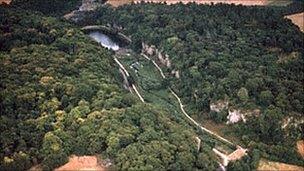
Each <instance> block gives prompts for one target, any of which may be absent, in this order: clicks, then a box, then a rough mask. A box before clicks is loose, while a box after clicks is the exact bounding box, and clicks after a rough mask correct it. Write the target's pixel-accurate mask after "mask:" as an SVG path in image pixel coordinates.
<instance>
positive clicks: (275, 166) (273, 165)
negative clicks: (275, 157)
mask: <svg viewBox="0 0 304 171" xmlns="http://www.w3.org/2000/svg"><path fill="white" fill-rule="evenodd" d="M257 170H258V171H262V170H265V171H266V170H277V171H287V170H290V171H295V170H299V171H300V170H304V167H301V166H296V165H291V164H286V163H280V162H272V161H268V160H265V159H261V160H260V162H259V166H258V169H257Z"/></svg>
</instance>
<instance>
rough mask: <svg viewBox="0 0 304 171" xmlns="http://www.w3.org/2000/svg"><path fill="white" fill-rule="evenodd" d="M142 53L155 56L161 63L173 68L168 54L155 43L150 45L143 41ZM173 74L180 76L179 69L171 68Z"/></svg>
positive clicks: (176, 76)
mask: <svg viewBox="0 0 304 171" xmlns="http://www.w3.org/2000/svg"><path fill="white" fill-rule="evenodd" d="M142 53H143V54H145V55H148V56H150V57H151V58H153V59H154V60H155V61H156V62H157V63H158V64H159V65H161V66H164V67H167V68H170V69H171V66H172V65H171V60H170V58H169V55H168V54H165V53H164V52H163V51H162V50H158V49H157V48H156V46H155V45H151V46H150V45H148V44H146V43H144V42H143V43H142ZM171 75H172V76H174V77H175V78H178V79H179V78H180V72H179V70H174V69H173V70H171Z"/></svg>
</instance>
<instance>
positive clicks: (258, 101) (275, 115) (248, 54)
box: [89, 2, 304, 165]
mask: <svg viewBox="0 0 304 171" xmlns="http://www.w3.org/2000/svg"><path fill="white" fill-rule="evenodd" d="M299 11H303V4H302V3H301V2H297V3H295V4H291V5H289V6H288V7H245V6H240V5H237V6H236V5H225V4H217V5H197V4H195V3H191V4H187V5H185V4H182V3H180V4H175V5H170V6H166V5H162V4H149V3H142V4H132V5H126V6H122V7H118V8H117V9H112V8H109V7H104V8H101V9H100V10H99V11H98V12H97V13H96V16H95V17H96V19H97V21H94V20H92V21H93V23H97V24H107V23H109V21H112V22H110V23H111V24H117V25H121V26H122V27H123V28H124V32H125V33H126V34H128V35H131V36H132V40H133V42H134V43H133V44H132V48H133V49H134V50H135V51H137V52H140V51H141V48H142V47H141V43H142V42H145V43H147V44H149V45H155V46H156V47H157V48H158V49H159V50H161V51H163V52H164V53H166V54H168V55H169V57H170V59H171V61H172V66H171V68H165V67H164V69H167V71H168V75H169V73H170V72H171V71H172V70H175V71H176V70H178V71H180V73H181V74H180V75H181V76H180V78H179V79H176V78H173V77H171V78H170V85H171V87H172V88H173V89H175V90H176V91H177V92H178V93H179V95H181V96H182V97H183V101H184V102H185V103H187V106H186V107H187V109H188V110H189V111H191V113H193V115H195V116H196V117H197V118H200V119H202V120H204V119H212V120H214V121H215V122H219V123H225V122H226V117H227V115H228V110H230V109H240V110H244V111H254V110H258V111H260V112H259V113H258V114H257V115H248V116H247V118H246V119H247V122H246V123H238V124H235V125H234V126H231V129H233V130H234V131H235V132H236V134H237V136H238V137H240V139H241V140H242V142H243V143H244V144H245V145H246V146H249V147H251V148H252V149H258V150H255V153H259V154H260V156H263V157H267V158H271V159H273V160H277V161H285V162H289V163H297V164H299V165H303V164H304V163H303V160H302V161H301V158H300V157H299V155H298V154H297V153H296V151H295V150H294V149H291V144H293V145H292V146H295V142H296V140H299V139H303V138H304V137H303V131H304V123H303V110H304V108H303V104H304V86H303V85H304V72H303V71H304V57H303V53H304V46H303V40H304V35H303V33H302V32H300V30H299V29H298V27H297V26H295V25H294V24H292V22H291V21H290V20H287V19H285V18H284V17H283V16H284V15H286V14H290V13H292V12H299ZM92 21H89V22H92ZM218 100H225V101H228V102H229V109H226V110H223V111H221V112H220V113H216V112H212V111H210V104H211V103H212V102H216V101H218ZM291 117H292V118H294V120H295V122H296V124H290V125H289V126H288V128H286V129H282V125H283V121H284V119H286V118H291ZM286 154H288V157H286ZM283 156H285V157H283ZM247 164H248V163H247ZM239 165H241V164H239Z"/></svg>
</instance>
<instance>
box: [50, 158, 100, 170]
mask: <svg viewBox="0 0 304 171" xmlns="http://www.w3.org/2000/svg"><path fill="white" fill-rule="evenodd" d="M69 170H91V171H105V170H106V169H105V167H104V166H103V165H102V164H100V163H99V162H98V159H97V157H96V156H71V157H70V158H69V162H68V163H66V164H65V165H63V166H60V167H58V168H56V169H55V171H69Z"/></svg>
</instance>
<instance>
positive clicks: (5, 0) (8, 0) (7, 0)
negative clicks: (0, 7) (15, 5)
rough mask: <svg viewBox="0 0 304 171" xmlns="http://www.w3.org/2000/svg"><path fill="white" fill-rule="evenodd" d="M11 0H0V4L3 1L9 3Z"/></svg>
mask: <svg viewBox="0 0 304 171" xmlns="http://www.w3.org/2000/svg"><path fill="white" fill-rule="evenodd" d="M11 1H12V0H0V4H2V3H3V2H5V3H7V4H9V3H11Z"/></svg>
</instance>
